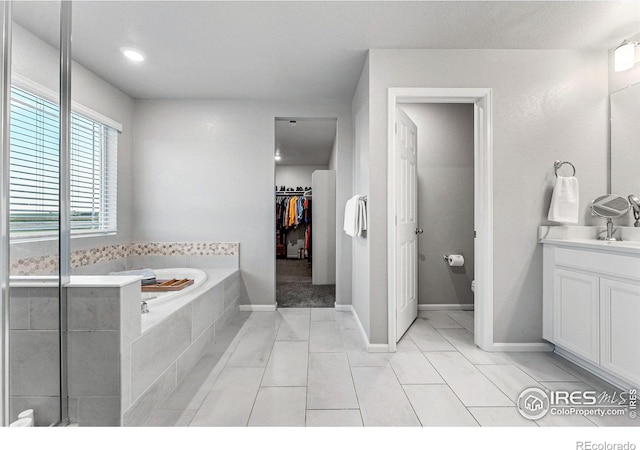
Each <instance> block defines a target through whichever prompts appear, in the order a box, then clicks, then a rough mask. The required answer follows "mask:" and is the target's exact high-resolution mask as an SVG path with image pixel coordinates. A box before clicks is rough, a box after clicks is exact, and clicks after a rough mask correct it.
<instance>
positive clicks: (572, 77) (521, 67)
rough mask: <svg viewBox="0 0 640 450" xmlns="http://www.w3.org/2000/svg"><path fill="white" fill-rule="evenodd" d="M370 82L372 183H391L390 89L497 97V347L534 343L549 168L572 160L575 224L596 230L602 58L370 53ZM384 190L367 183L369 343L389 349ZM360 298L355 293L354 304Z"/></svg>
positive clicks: (602, 149) (603, 148) (602, 143)
mask: <svg viewBox="0 0 640 450" xmlns="http://www.w3.org/2000/svg"><path fill="white" fill-rule="evenodd" d="M365 70H367V69H366V68H365ZM369 79H370V89H369V96H370V102H371V104H370V114H371V116H370V123H369V127H370V128H369V133H368V134H369V144H370V145H369V150H368V153H369V160H368V162H369V169H368V170H366V169H365V171H366V172H367V173H368V176H369V179H371V180H377V181H380V180H386V178H387V90H388V88H390V87H483V88H484V87H486V88H492V89H493V110H494V114H493V150H494V163H493V169H494V260H495V262H494V267H493V274H494V275H493V276H494V341H495V342H538V341H540V340H541V337H542V301H541V299H542V252H541V248H540V245H539V244H538V242H537V238H536V233H537V227H538V226H539V225H541V224H547V221H546V214H547V211H548V207H549V201H550V196H551V189H552V183H553V181H554V176H553V161H554V160H556V159H562V160H568V161H571V162H572V163H574V164H575V166H576V168H577V176H578V177H579V179H580V182H581V185H580V197H581V200H580V208H581V211H582V213H581V218H580V223H581V224H592V223H594V222H593V219H591V218H590V217H589V213H588V211H587V205H588V203H589V202H590V201H591V200H592V199H593V198H595V197H596V196H598V195H600V194H602V193H604V192H606V188H607V186H606V167H607V145H608V144H607V117H608V115H607V53H606V52H590V51H562V50H371V51H370V52H369ZM361 133H362V130H359V129H356V130H355V135H356V136H359V135H360V134H361ZM362 170H363V167H359V166H358V165H357V164H356V171H357V172H358V171H362ZM386 189H387V186H386V183H384V182H376V183H370V192H369V223H370V230H369V232H368V239H369V245H370V255H369V259H370V261H371V262H372V264H371V268H370V280H369V292H370V308H371V310H370V327H371V328H370V335H369V338H370V341H371V342H372V343H386V342H387V308H388V306H387V267H386V261H387V239H386V236H387V222H386V220H387V216H386V213H387V211H386V209H387V191H386ZM354 264H355V258H354ZM362 295H363V292H359V293H356V292H354V304H355V299H356V298H357V297H360V296H362Z"/></svg>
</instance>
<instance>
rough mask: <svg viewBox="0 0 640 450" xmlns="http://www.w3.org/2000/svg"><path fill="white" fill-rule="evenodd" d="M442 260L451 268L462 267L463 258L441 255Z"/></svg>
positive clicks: (460, 256)
mask: <svg viewBox="0 0 640 450" xmlns="http://www.w3.org/2000/svg"><path fill="white" fill-rule="evenodd" d="M442 258H443V259H444V260H445V261H446V262H447V264H449V266H451V267H461V266H463V265H464V256H462V255H443V256H442Z"/></svg>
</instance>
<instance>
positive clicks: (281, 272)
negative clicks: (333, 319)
mask: <svg viewBox="0 0 640 450" xmlns="http://www.w3.org/2000/svg"><path fill="white" fill-rule="evenodd" d="M276 300H277V302H278V307H279V308H293V307H298V308H333V305H334V303H335V300H336V286H335V285H334V284H328V285H315V286H314V285H313V284H311V268H310V267H309V265H308V264H307V260H306V259H276Z"/></svg>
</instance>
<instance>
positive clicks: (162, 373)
mask: <svg viewBox="0 0 640 450" xmlns="http://www.w3.org/2000/svg"><path fill="white" fill-rule="evenodd" d="M203 270H205V272H206V273H207V277H208V278H207V280H206V281H204V282H203V284H202V286H201V287H198V288H195V289H193V290H191V291H189V292H185V293H184V294H183V295H182V297H176V298H175V299H173V300H172V301H170V302H166V303H164V304H162V305H158V306H151V307H150V311H149V313H148V314H145V315H144V316H142V315H141V314H140V281H139V280H138V279H137V278H136V277H101V276H93V277H82V276H79V277H72V278H71V283H70V284H69V285H68V289H67V300H68V315H67V322H68V324H67V325H68V330H69V331H68V334H67V340H68V365H67V371H68V377H69V417H70V419H71V420H72V422H74V423H78V424H79V425H81V426H118V425H142V424H144V423H145V422H146V421H147V419H148V418H149V417H150V416H151V414H153V413H154V412H155V409H156V408H157V405H158V404H160V403H161V402H162V401H163V400H164V399H165V398H166V397H167V396H168V395H169V394H170V393H171V392H172V391H173V390H174V389H175V388H176V386H177V385H178V384H179V383H180V382H181V381H182V380H183V379H184V378H185V377H186V376H187V374H188V373H189V372H190V371H191V369H192V368H193V367H194V366H195V365H196V364H197V363H198V362H199V361H200V359H201V357H202V356H203V354H204V353H205V350H206V349H207V348H209V347H210V345H211V344H212V343H216V345H221V344H220V343H219V338H220V335H221V333H222V332H223V330H224V329H225V328H226V327H227V324H228V323H229V322H230V321H231V320H232V319H233V317H234V316H235V314H236V313H237V311H238V304H239V302H240V296H241V278H240V271H239V270H238V269H203ZM11 293H12V296H11V305H10V306H11V317H10V328H11V341H10V345H11V348H10V355H11V364H10V367H11V382H12V384H11V398H10V408H11V417H14V418H15V417H16V416H17V414H18V413H19V412H20V411H23V410H25V409H28V408H33V409H34V410H35V411H36V418H37V423H36V425H38V426H47V425H50V424H51V423H54V422H56V420H57V414H58V410H59V401H58V395H59V371H58V361H59V341H58V335H59V333H58V288H57V285H56V283H55V282H53V283H51V282H49V283H47V282H46V280H45V281H43V278H40V280H39V281H36V280H35V277H34V279H32V280H21V281H16V280H14V281H13V283H12V286H11Z"/></svg>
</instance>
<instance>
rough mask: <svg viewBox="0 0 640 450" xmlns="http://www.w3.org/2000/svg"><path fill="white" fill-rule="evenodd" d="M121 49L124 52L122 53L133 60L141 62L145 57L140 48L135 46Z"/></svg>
mask: <svg viewBox="0 0 640 450" xmlns="http://www.w3.org/2000/svg"><path fill="white" fill-rule="evenodd" d="M120 51H121V52H122V54H123V55H124V56H126V57H127V58H129V59H130V60H131V61H135V62H141V61H144V59H145V58H144V55H143V54H142V53H140V52H139V51H138V50H136V49H133V48H129V47H122V48H121V49H120Z"/></svg>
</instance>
